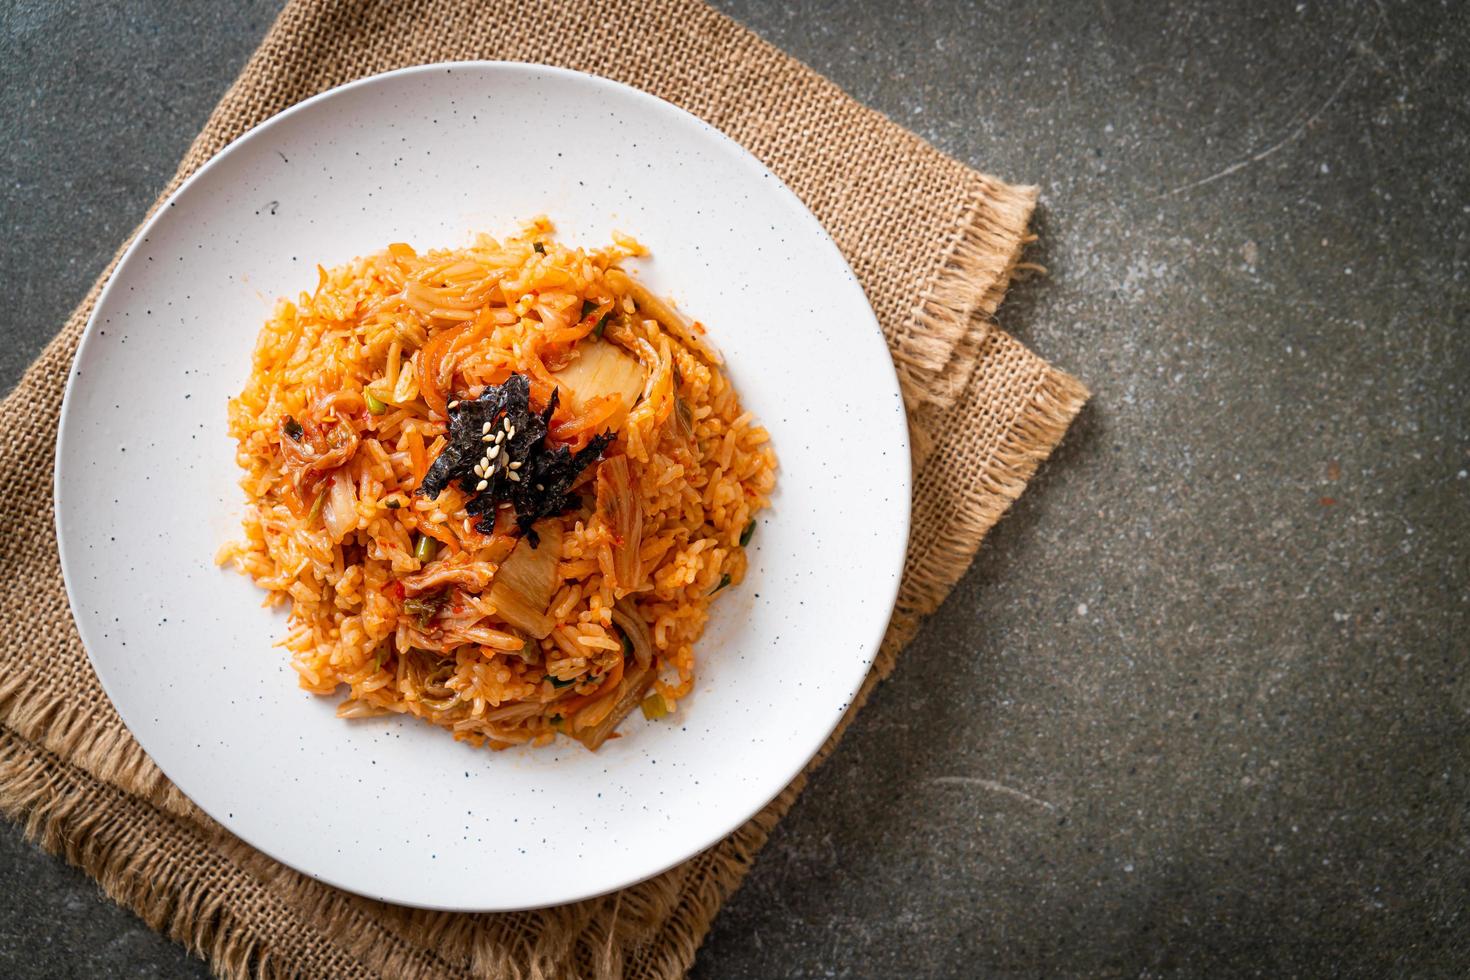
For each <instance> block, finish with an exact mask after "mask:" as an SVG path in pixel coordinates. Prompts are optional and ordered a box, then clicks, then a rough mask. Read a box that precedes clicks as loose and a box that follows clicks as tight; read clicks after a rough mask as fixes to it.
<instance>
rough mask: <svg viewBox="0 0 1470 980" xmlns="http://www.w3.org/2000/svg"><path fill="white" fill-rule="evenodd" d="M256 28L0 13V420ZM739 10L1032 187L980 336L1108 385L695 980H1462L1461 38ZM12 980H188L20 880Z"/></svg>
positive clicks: (1466, 730) (1467, 207)
mask: <svg viewBox="0 0 1470 980" xmlns="http://www.w3.org/2000/svg"><path fill="white" fill-rule="evenodd" d="M269 6H270V5H269V4H268V3H258V4H250V5H245V6H240V5H220V6H218V7H217V8H213V9H205V8H187V9H178V10H167V11H166V10H165V7H166V5H163V4H158V5H155V6H138V7H133V8H130V9H129V10H128V11H127V12H112V11H109V10H108V9H106V8H104V6H103V5H101V4H85V5H82V6H81V7H79V8H77V9H68V10H60V9H57V8H50V7H44V8H43V7H34V8H33V7H30V6H19V7H11V8H10V9H9V10H7V11H6V12H5V13H4V15H3V16H4V18H5V20H4V28H5V29H4V37H3V39H0V42H3V44H4V46H5V49H4V52H3V53H4V54H5V57H4V58H0V78H3V89H0V113H3V116H0V125H3V133H0V159H3V164H0V166H3V173H0V177H3V181H0V200H3V202H4V205H3V206H4V209H5V216H6V221H5V227H6V231H7V234H6V236H5V237H4V240H3V241H0V278H3V281H4V282H5V283H6V284H7V285H8V286H9V287H10V288H9V291H8V292H9V295H8V299H9V302H7V303H6V304H5V306H4V308H3V309H0V339H3V343H0V382H3V383H4V384H5V385H9V384H11V383H12V382H13V381H14V379H15V377H16V376H17V375H18V374H19V372H20V371H21V370H22V368H23V366H24V364H25V362H26V361H27V360H28V359H29V358H30V357H31V356H32V355H33V354H34V353H35V352H36V351H37V350H38V349H39V348H40V346H41V345H42V343H44V341H45V340H46V338H47V337H48V336H49V334H50V332H51V331H52V330H54V329H55V327H56V325H57V324H58V323H59V322H60V320H61V319H62V318H63V317H64V316H65V314H66V313H67V311H68V310H69V309H70V308H71V306H72V305H73V304H74V303H75V302H76V300H77V299H78V298H79V297H80V296H81V295H82V293H83V291H84V290H85V288H86V286H87V284H88V283H89V282H90V281H91V279H92V278H93V276H94V275H95V274H96V273H97V272H98V271H99V269H100V268H101V267H102V265H103V263H104V262H105V259H106V257H107V256H108V255H109V254H110V253H111V251H112V249H113V247H114V246H115V244H116V242H117V241H118V240H119V239H120V238H121V237H122V236H123V235H124V234H125V233H126V231H127V229H128V228H130V227H131V226H132V224H133V223H134V222H136V221H137V220H138V219H139V218H140V217H141V215H142V214H143V211H144V209H145V207H146V206H147V204H148V203H149V201H150V200H151V199H152V197H153V195H154V194H155V193H156V191H157V189H158V188H159V187H160V186H161V185H162V183H163V182H164V180H165V179H166V177H167V175H168V173H169V172H170V171H171V170H172V167H173V163H174V161H175V160H176V159H177V157H178V156H179V155H180V154H181V153H182V151H183V149H184V148H185V146H186V144H187V142H188V140H189V138H190V136H191V135H192V134H193V132H194V131H195V130H196V129H197V127H198V126H199V124H200V123H201V122H202V121H203V119H204V116H205V114H206V112H207V110H208V108H209V106H210V104H211V103H212V102H213V100H214V99H215V98H216V97H217V96H218V94H219V93H220V92H222V91H223V89H224V88H225V86H226V85H227V83H228V81H229V79H230V78H231V77H232V76H233V74H234V72H235V71H236V70H237V69H238V66H239V65H240V63H241V62H242V60H243V59H244V57H245V55H246V54H247V53H248V51H249V49H250V48H251V47H252V45H253V43H254V41H255V39H256V37H257V36H258V35H259V33H260V32H261V31H262V30H263V27H264V25H265V23H266V21H267V18H268V15H269V9H268V8H269ZM720 6H722V7H723V8H724V9H726V10H728V11H729V12H730V13H731V14H733V15H734V16H736V17H737V18H738V19H740V20H742V21H743V22H744V23H746V24H748V25H750V26H751V27H753V28H754V29H755V30H757V31H758V32H759V33H761V34H762V35H764V36H765V37H767V38H768V39H770V40H772V41H773V42H775V43H776V44H778V45H779V46H781V47H782V48H784V49H785V50H787V51H790V52H792V53H793V54H795V55H796V56H798V57H800V58H802V59H803V60H805V61H807V62H808V63H810V64H812V65H813V66H815V67H816V68H818V69H819V70H821V71H823V72H824V73H826V74H827V75H828V76H830V77H831V78H833V79H834V80H835V81H837V82H838V84H840V85H842V86H843V87H844V88H845V89H846V90H848V91H849V92H851V93H852V94H854V95H855V96H856V97H857V98H859V99H861V100H862V101H864V102H866V103H868V104H869V105H872V106H874V107H875V108H877V109H879V110H881V111H883V112H885V113H887V114H888V115H890V116H892V117H893V118H895V119H897V120H899V121H900V122H902V123H903V124H904V125H906V126H909V127H911V128H913V129H914V130H916V131H917V132H919V133H921V134H922V135H924V136H925V137H927V138H928V139H930V140H932V141H934V142H935V143H936V144H938V145H939V146H940V147H942V148H944V149H945V150H947V151H949V152H951V153H953V154H955V155H956V156H958V157H960V158H961V159H964V160H967V161H971V162H973V163H975V164H977V165H979V166H982V167H984V168H987V169H989V170H992V171H993V172H995V173H998V174H1001V175H1004V176H1006V177H1008V178H1011V179H1016V180H1031V181H1035V182H1036V183H1038V184H1040V185H1041V187H1042V201H1043V207H1042V211H1041V214H1040V217H1039V221H1038V228H1039V231H1040V232H1041V236H1042V238H1041V241H1040V242H1039V243H1038V246H1037V247H1036V250H1035V258H1036V260H1037V261H1040V262H1042V263H1043V264H1045V265H1046V266H1047V267H1048V269H1049V270H1050V271H1049V274H1048V275H1047V276H1046V277H1044V278H1038V279H1035V280H1033V281H1031V282H1028V283H1026V284H1024V285H1022V286H1021V287H1019V288H1018V289H1017V290H1016V292H1015V293H1014V295H1013V299H1012V300H1011V302H1010V303H1009V304H1008V305H1007V306H1006V307H1005V309H1004V310H1003V311H1002V316H1001V320H1002V322H1003V324H1004V325H1005V326H1006V327H1007V328H1009V329H1011V330H1013V331H1015V332H1016V333H1017V334H1018V335H1019V336H1021V337H1022V338H1023V339H1025V340H1026V341H1027V342H1028V343H1030V344H1031V345H1032V346H1033V347H1035V348H1036V349H1037V350H1039V351H1041V352H1043V353H1044V354H1046V355H1047V356H1049V357H1051V358H1053V359H1054V360H1056V361H1057V362H1058V363H1060V364H1062V365H1064V366H1066V367H1067V368H1069V369H1071V370H1072V371H1074V372H1075V373H1077V374H1078V375H1080V376H1081V377H1083V378H1084V379H1086V380H1087V381H1088V382H1089V384H1091V385H1092V387H1093V388H1094V390H1095V391H1096V397H1095V399H1094V401H1093V402H1092V404H1091V406H1090V407H1089V408H1088V409H1087V411H1086V412H1085V413H1084V415H1083V416H1082V418H1081V419H1080V420H1079V422H1078V423H1077V425H1076V426H1075V428H1074V430H1073V432H1072V433H1071V434H1070V435H1069V436H1068V438H1067V441H1066V443H1065V444H1064V446H1063V447H1062V450H1061V451H1060V453H1059V454H1058V455H1057V457H1056V458H1055V459H1054V460H1053V461H1052V462H1051V463H1049V464H1048V465H1047V466H1046V467H1045V468H1044V469H1043V471H1042V473H1041V474H1040V476H1039V477H1038V479H1037V480H1036V481H1035V483H1034V484H1033V486H1032V488H1031V489H1030V490H1029V491H1028V492H1027V494H1026V496H1025V497H1024V498H1023V499H1022V501H1021V502H1020V504H1019V505H1018V506H1017V507H1016V508H1015V510H1014V511H1013V513H1012V515H1011V516H1010V517H1008V518H1007V519H1006V520H1005V521H1004V522H1003V523H1002V524H1001V525H1000V526H999V527H998V528H997V529H996V531H995V532H994V533H993V534H992V535H991V537H990V539H989V540H988V541H987V543H986V546H985V548H984V549H983V550H982V552H981V555H980V557H979V559H978V560H977V562H976V564H975V567H974V568H973V569H972V570H971V571H970V572H969V574H968V575H966V577H965V578H964V579H963V581H962V582H961V584H960V586H959V588H958V589H957V590H956V592H955V594H954V595H953V596H952V597H951V598H950V600H949V602H947V603H946V604H945V606H944V608H943V609H942V610H941V611H940V612H939V614H938V615H936V616H935V617H934V619H933V620H932V621H931V622H930V623H929V624H928V625H927V626H926V627H925V629H924V631H923V633H922V635H921V637H920V638H919V640H918V642H916V643H915V644H914V646H913V647H912V648H911V649H910V650H909V651H908V652H907V653H906V654H905V656H904V658H903V660H902V662H901V665H900V667H899V669H898V671H897V672H896V674H895V675H894V677H893V678H892V679H891V680H890V681H889V682H888V683H887V684H886V685H885V686H884V687H883V688H882V689H881V690H880V691H879V692H878V694H877V696H876V697H875V698H874V700H873V702H872V703H871V704H870V705H869V707H868V708H867V710H866V711H864V713H863V714H862V715H861V717H860V718H859V720H858V722H857V724H856V725H855V726H854V728H853V730H852V732H851V734H849V736H848V737H847V740H846V741H845V743H844V745H843V747H842V750H841V751H840V752H839V753H838V754H837V755H836V757H835V758H834V759H833V760H832V761H831V762H830V763H828V765H827V766H826V767H824V768H823V769H822V770H821V771H820V772H819V773H818V774H817V776H816V777H815V779H814V780H813V781H812V785H811V787H810V789H809V790H808V791H807V792H806V794H805V795H804V796H803V797H802V799H801V801H800V802H799V803H798V804H797V806H796V808H795V809H794V811H793V812H792V813H791V815H790V816H789V817H788V818H787V819H786V820H785V821H784V822H783V823H782V824H781V825H780V827H779V828H778V829H777V831H776V834H775V836H774V838H773V840H772V842H771V844H770V846H769V847H768V848H767V849H766V851H765V852H764V853H763V854H762V856H761V858H760V861H759V863H758V864H757V867H756V869H755V871H754V872H753V873H752V874H751V876H750V878H749V879H748V881H747V884H746V885H745V887H744V888H743V889H742V890H741V891H740V893H739V894H738V895H737V896H736V897H735V898H734V900H733V901H732V902H731V903H730V905H729V906H728V907H727V909H726V910H725V912H724V914H723V915H722V917H721V918H720V920H719V921H718V923H717V925H716V927H715V929H714V932H713V934H712V935H711V937H710V939H709V940H708V942H707V943H706V944H705V947H704V949H703V950H702V952H701V956H700V960H699V963H698V964H697V966H696V968H695V976H696V977H698V978H700V980H713V978H717V977H718V978H723V977H752V978H754V977H773V976H849V977H870V976H871V977H887V976H975V975H981V976H991V975H1009V974H1016V975H1053V974H1078V973H1109V974H1132V975H1144V976H1156V975H1161V974H1181V975H1183V974H1205V973H1208V974H1230V975H1234V974H1266V975H1291V974H1324V973H1341V974H1358V975H1371V976H1378V975H1387V974H1404V973H1414V974H1419V975H1450V974H1460V975H1463V974H1464V973H1465V972H1466V971H1467V969H1470V940H1467V938H1466V936H1467V927H1470V922H1467V916H1470V912H1467V909H1470V860H1467V851H1470V839H1467V836H1470V821H1467V816H1470V780H1467V778H1466V764H1465V763H1466V759H1467V755H1470V724H1467V721H1470V719H1467V713H1470V678H1467V671H1466V667H1467V663H1466V660H1467V646H1470V400H1467V396H1470V391H1467V385H1470V337H1467V334H1466V331H1467V328H1470V324H1467V322H1466V321H1467V312H1470V289H1467V283H1466V275H1467V252H1470V193H1467V191H1470V186H1467V185H1470V166H1467V164H1466V160H1467V157H1470V135H1467V133H1470V120H1467V107H1470V87H1467V81H1466V77H1467V76H1466V67H1465V65H1466V56H1467V54H1470V22H1467V13H1466V8H1465V7H1464V6H1463V5H1457V4H1443V5H1439V4H1416V5H1409V4H1402V5H1401V4H1394V3H1334V4H1323V5H1318V4H1298V5H1293V4H1269V5H1267V4H1261V5H1255V6H1250V5H1240V4H1210V3H1205V2H1200V0H1193V2H1188V3H1183V4H1180V5H1178V6H1176V7H1174V8H1173V9H1171V10H1164V9H1161V8H1159V7H1158V6H1157V5H1153V4H1124V3H1118V2H1114V0H1105V2H1098V3H1089V4H1080V3H1065V2H1060V0H1036V2H1033V3H1030V4H1027V5H1024V6H1018V5H1010V4H998V3H987V4H968V5H967V4H940V3H934V4H923V5H920V6H905V5H891V4H886V3H864V4H860V5H856V6H854V5H848V4H839V3H828V4H807V5H802V6H800V7H788V6H787V5H786V4H782V3H775V2H752V0H722V2H721V3H720ZM0 868H3V869H4V874H5V881H6V887H5V888H4V889H0V975H5V976H18V977H19V976H79V975H82V976H114V975H115V976H198V975H203V973H204V970H203V968H202V966H201V965H200V964H199V963H198V961H196V960H192V959H190V958H189V957H188V956H187V955H186V954H185V953H184V952H182V951H181V950H178V949H176V948H175V947H173V946H171V945H169V944H168V943H166V942H164V941H162V940H159V939H157V938H156V937H153V936H151V935H149V934H148V933H147V932H146V930H145V929H144V928H143V927H142V926H141V925H140V924H139V923H138V922H137V921H136V920H135V919H133V918H132V917H131V916H130V915H129V914H128V913H125V912H122V911H119V910H117V909H115V908H113V907H111V906H109V905H108V904H107V902H106V901H105V899H103V898H102V897H101V896H100V895H99V894H98V892H97V891H96V889H95V888H94V887H92V886H91V885H89V884H88V883H87V882H86V879H85V878H83V877H81V876H80V875H79V874H78V873H76V872H75V871H73V870H71V869H68V868H65V867H63V866H61V865H60V864H59V863H58V862H56V861H55V860H54V859H51V858H48V857H45V856H43V855H41V854H39V853H38V852H36V851H35V850H34V849H32V848H30V847H29V845H26V844H24V843H23V842H21V841H20V839H19V834H18V832H17V831H14V830H6V831H5V832H4V833H3V834H0Z"/></svg>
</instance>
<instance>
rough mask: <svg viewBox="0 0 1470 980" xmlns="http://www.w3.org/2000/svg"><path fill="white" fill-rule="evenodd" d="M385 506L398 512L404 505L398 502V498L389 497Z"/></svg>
mask: <svg viewBox="0 0 1470 980" xmlns="http://www.w3.org/2000/svg"><path fill="white" fill-rule="evenodd" d="M383 506H384V507H387V508H388V509H389V510H397V509H398V508H400V507H402V506H403V504H401V503H399V502H398V498H397V497H389V498H388V499H387V501H386V502H385V503H384V504H383Z"/></svg>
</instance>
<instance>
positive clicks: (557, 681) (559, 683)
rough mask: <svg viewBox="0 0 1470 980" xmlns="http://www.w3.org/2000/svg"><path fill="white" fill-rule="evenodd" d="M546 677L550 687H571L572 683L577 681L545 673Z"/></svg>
mask: <svg viewBox="0 0 1470 980" xmlns="http://www.w3.org/2000/svg"><path fill="white" fill-rule="evenodd" d="M546 679H547V680H549V681H551V686H552V687H571V686H572V685H573V684H575V683H577V682H576V681H574V680H573V681H564V680H562V679H561V678H560V677H552V676H551V675H550V674H547V675H546Z"/></svg>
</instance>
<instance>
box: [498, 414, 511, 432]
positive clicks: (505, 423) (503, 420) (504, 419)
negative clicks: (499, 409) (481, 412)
mask: <svg viewBox="0 0 1470 980" xmlns="http://www.w3.org/2000/svg"><path fill="white" fill-rule="evenodd" d="M500 427H501V428H502V429H509V428H510V416H509V415H502V416H501V417H500Z"/></svg>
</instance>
